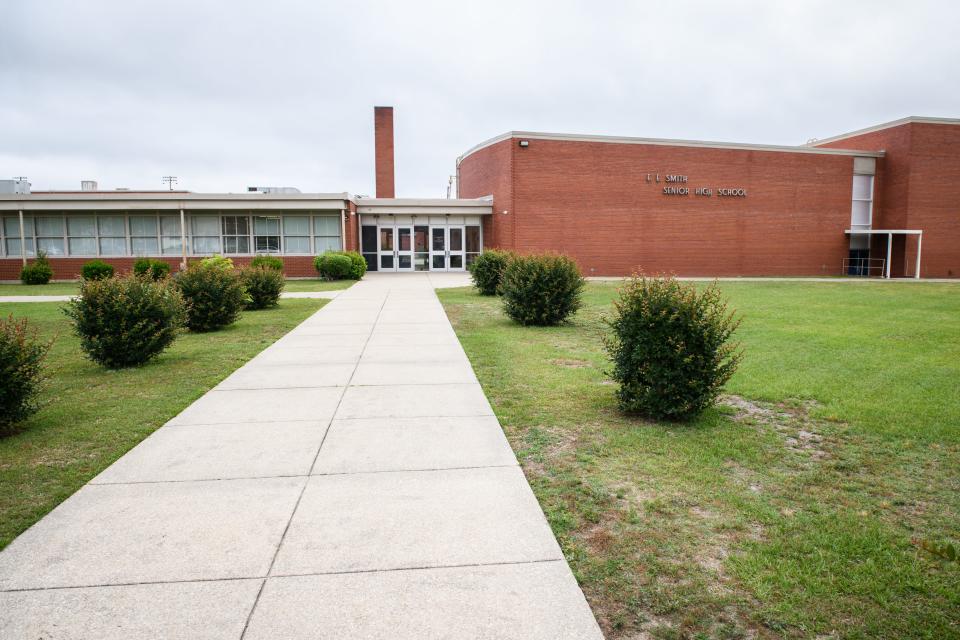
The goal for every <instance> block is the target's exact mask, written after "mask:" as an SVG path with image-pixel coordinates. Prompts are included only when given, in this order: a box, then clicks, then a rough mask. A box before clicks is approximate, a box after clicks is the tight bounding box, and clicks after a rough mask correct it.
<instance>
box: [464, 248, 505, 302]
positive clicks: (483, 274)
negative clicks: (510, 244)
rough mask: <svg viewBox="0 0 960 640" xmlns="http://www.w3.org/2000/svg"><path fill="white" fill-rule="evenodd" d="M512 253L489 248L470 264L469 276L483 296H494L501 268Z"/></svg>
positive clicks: (498, 285)
mask: <svg viewBox="0 0 960 640" xmlns="http://www.w3.org/2000/svg"><path fill="white" fill-rule="evenodd" d="M513 257H514V254H513V253H512V252H510V251H499V250H497V249H490V250H487V251H484V252H483V253H481V254H480V255H479V256H477V257H476V259H475V260H474V261H473V264H471V265H470V277H471V278H473V284H474V286H475V287H476V288H477V290H478V291H479V292H480V295H483V296H494V295H497V294H498V293H499V292H500V282H501V281H502V280H503V270H504V269H505V268H506V267H507V263H508V262H509V261H510V259H511V258H513Z"/></svg>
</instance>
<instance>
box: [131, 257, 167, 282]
mask: <svg viewBox="0 0 960 640" xmlns="http://www.w3.org/2000/svg"><path fill="white" fill-rule="evenodd" d="M133 272H134V273H135V274H137V275H138V276H149V277H151V278H153V279H154V280H163V279H164V278H166V277H167V276H168V275H170V263H168V262H164V261H163V260H153V259H151V258H139V259H138V260H137V261H136V262H134V263H133Z"/></svg>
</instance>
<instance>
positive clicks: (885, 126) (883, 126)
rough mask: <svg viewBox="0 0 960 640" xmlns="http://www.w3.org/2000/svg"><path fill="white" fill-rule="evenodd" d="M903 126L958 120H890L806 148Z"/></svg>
mask: <svg viewBox="0 0 960 640" xmlns="http://www.w3.org/2000/svg"><path fill="white" fill-rule="evenodd" d="M905 124H945V125H958V124H960V119H957V118H929V117H926V116H907V117H906V118H900V119H899V120H891V121H890V122H884V123H883V124H875V125H873V126H872V127H866V128H864V129H857V130H856V131H851V132H850V133H841V134H838V135H835V136H830V137H829V138H821V139H818V140H815V141H814V142H810V143H808V144H807V146H810V147H816V146H817V145H821V144H828V143H830V142H837V141H838V140H844V139H846V138H853V137H856V136H862V135H865V134H867V133H874V132H875V131H883V130H884V129H892V128H894V127H902V126H903V125H905Z"/></svg>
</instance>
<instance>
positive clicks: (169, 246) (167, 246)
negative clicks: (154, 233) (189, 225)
mask: <svg viewBox="0 0 960 640" xmlns="http://www.w3.org/2000/svg"><path fill="white" fill-rule="evenodd" d="M160 244H161V250H162V252H163V253H165V254H174V255H180V253H181V246H182V245H181V243H180V236H177V237H176V238H162V239H161V243H160Z"/></svg>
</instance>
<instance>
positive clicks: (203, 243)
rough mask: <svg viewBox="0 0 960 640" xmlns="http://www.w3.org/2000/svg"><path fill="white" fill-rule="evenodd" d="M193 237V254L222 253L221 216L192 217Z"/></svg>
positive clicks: (191, 228)
mask: <svg viewBox="0 0 960 640" xmlns="http://www.w3.org/2000/svg"><path fill="white" fill-rule="evenodd" d="M190 230H191V232H192V235H193V253H195V254H198V255H199V254H204V253H220V218H219V216H197V215H192V216H190Z"/></svg>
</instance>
